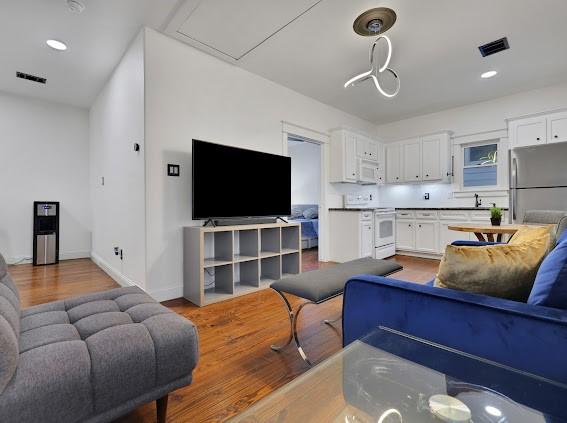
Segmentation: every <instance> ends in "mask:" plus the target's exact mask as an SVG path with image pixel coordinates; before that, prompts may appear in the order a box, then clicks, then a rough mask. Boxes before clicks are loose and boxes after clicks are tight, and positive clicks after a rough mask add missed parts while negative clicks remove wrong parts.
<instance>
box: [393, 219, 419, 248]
mask: <svg viewBox="0 0 567 423" xmlns="http://www.w3.org/2000/svg"><path fill="white" fill-rule="evenodd" d="M396 248H397V249H398V250H415V222H413V221H403V220H400V221H398V222H396Z"/></svg>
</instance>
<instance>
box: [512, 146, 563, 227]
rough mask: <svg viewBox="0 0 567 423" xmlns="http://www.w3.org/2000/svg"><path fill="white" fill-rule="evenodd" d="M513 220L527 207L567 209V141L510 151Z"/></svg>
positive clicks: (521, 217) (515, 220) (520, 220)
mask: <svg viewBox="0 0 567 423" xmlns="http://www.w3.org/2000/svg"><path fill="white" fill-rule="evenodd" d="M509 163H510V221H511V222H515V223H521V222H522V221H523V218H524V213H525V212H526V210H563V211H567V143H557V144H546V145H540V146H537V147H530V148H521V149H515V150H511V151H510V161H509Z"/></svg>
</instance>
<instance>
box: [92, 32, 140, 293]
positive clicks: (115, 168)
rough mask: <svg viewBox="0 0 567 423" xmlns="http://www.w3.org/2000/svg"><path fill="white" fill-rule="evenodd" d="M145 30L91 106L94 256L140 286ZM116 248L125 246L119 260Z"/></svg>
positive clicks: (120, 277)
mask: <svg viewBox="0 0 567 423" xmlns="http://www.w3.org/2000/svg"><path fill="white" fill-rule="evenodd" d="M143 35H144V32H143V31H142V32H141V33H140V34H139V35H138V37H136V39H135V40H134V41H133V43H132V44H131V45H130V47H129V48H128V50H127V51H126V53H125V55H124V57H123V58H122V60H121V62H120V63H119V64H118V66H117V68H116V69H115V71H114V73H113V75H112V76H111V78H110V79H109V81H108V82H107V84H106V86H105V87H104V88H103V90H102V91H101V93H100V94H99V96H98V97H97V99H96V101H95V103H94V104H93V106H92V108H91V111H90V148H91V162H90V170H91V174H90V188H91V193H92V204H93V207H92V212H93V242H92V257H93V259H94V260H95V262H96V263H98V264H99V265H100V266H101V267H102V268H103V269H105V270H106V271H107V272H108V273H109V274H110V275H111V276H113V277H114V279H115V280H117V281H118V282H119V283H122V284H136V285H139V286H141V287H144V286H145V279H146V246H145V180H144V178H145V173H144V166H145V165H144V155H145V153H144V152H145V145H144V44H143ZM134 143H138V144H140V152H135V151H134ZM102 178H104V185H102ZM114 247H119V248H121V249H122V250H123V260H121V259H120V257H119V256H117V255H115V254H114V250H113V249H114Z"/></svg>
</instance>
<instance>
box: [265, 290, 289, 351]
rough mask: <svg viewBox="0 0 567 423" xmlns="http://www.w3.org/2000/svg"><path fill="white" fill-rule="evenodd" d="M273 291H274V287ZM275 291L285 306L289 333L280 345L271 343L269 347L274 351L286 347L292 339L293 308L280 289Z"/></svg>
mask: <svg viewBox="0 0 567 423" xmlns="http://www.w3.org/2000/svg"><path fill="white" fill-rule="evenodd" d="M274 291H276V290H275V289H274ZM276 293H277V294H278V295H279V296H280V298H281V299H282V300H283V302H284V303H285V306H286V308H287V310H286V311H287V314H288V316H289V328H290V329H289V335H288V337H287V340H286V341H285V343H284V344H282V345H272V346H271V347H270V348H271V349H272V350H274V351H280V350H282V349H283V348H285V347H287V346H288V345H289V344H290V343H291V341H292V340H293V309H292V308H291V305H290V304H289V301H288V300H287V298H286V297H285V295H284V294H282V293H281V292H280V291H276Z"/></svg>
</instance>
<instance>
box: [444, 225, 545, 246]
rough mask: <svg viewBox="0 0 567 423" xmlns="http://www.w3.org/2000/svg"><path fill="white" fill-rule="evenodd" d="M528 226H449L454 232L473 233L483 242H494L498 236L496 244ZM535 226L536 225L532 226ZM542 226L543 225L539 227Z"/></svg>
mask: <svg viewBox="0 0 567 423" xmlns="http://www.w3.org/2000/svg"><path fill="white" fill-rule="evenodd" d="M525 226H526V225H515V224H502V225H498V226H496V225H492V224H490V223H482V222H479V223H454V224H451V225H449V226H448V228H449V229H450V230H452V231H459V232H473V233H474V234H475V235H476V238H477V239H478V240H479V241H483V242H486V241H488V242H494V241H495V240H494V235H496V242H502V236H503V235H504V234H508V235H510V236H512V235H514V234H515V233H516V232H517V231H518V230H519V229H520V228H522V227H525ZM531 226H534V225H531ZM538 226H542V225H538Z"/></svg>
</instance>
